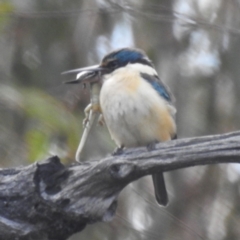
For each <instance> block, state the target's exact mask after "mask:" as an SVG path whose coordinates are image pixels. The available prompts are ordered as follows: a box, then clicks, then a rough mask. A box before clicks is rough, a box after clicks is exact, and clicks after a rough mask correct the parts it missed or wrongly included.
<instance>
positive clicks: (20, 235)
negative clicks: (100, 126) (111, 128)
mask: <svg viewBox="0 0 240 240" xmlns="http://www.w3.org/2000/svg"><path fill="white" fill-rule="evenodd" d="M233 162H236V163H239V162H240V132H233V133H229V134H223V135H215V136H207V137H200V138H188V139H179V140H175V141H170V142H166V143H161V144H159V145H158V147H157V149H156V150H154V151H150V152H149V151H147V150H146V148H137V149H130V150H127V151H126V152H125V153H124V154H123V155H121V156H117V157H116V156H114V157H113V156H111V157H107V158H105V159H102V160H99V161H94V162H89V163H84V164H74V165H71V166H64V165H62V164H61V163H60V161H59V159H58V157H51V158H49V159H47V160H45V161H42V162H38V163H35V164H32V165H30V166H26V167H20V168H14V169H2V170H0V183H1V184H0V239H4V240H8V239H11V240H12V239H19V240H20V239H24V240H30V239H34V240H50V239H51V240H54V239H56V240H65V239H67V238H68V237H69V236H71V235H72V234H73V233H76V232H79V231H81V230H83V229H84V227H85V226H86V225H87V224H89V223H94V222H97V221H110V220H111V219H112V217H113V216H114V213H115V210H116V207H117V197H118V195H119V193H120V191H121V190H122V189H123V188H124V187H125V186H126V185H128V184H129V183H130V182H132V181H134V180H136V179H138V178H141V177H143V176H146V175H149V174H153V173H157V172H159V171H171V170H175V169H179V168H186V167H192V166H196V165H206V164H216V163H233Z"/></svg>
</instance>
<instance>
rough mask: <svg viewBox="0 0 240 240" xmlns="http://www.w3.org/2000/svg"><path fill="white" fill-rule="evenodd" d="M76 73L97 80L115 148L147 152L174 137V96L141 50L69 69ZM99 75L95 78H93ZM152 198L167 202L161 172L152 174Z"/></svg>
mask: <svg viewBox="0 0 240 240" xmlns="http://www.w3.org/2000/svg"><path fill="white" fill-rule="evenodd" d="M69 72H74V73H78V75H77V79H76V80H74V81H72V82H73V83H86V82H91V83H92V82H96V83H97V82H98V83H99V84H100V85H101V89H100V96H99V102H100V111H101V114H102V116H103V119H104V122H105V124H106V126H107V128H108V131H109V133H110V135H111V138H112V139H113V141H114V142H115V143H116V145H117V148H116V150H115V151H114V152H113V154H114V155H118V154H122V153H123V151H124V148H134V147H140V146H146V147H147V149H148V150H149V151H151V150H153V149H154V148H155V144H156V143H158V142H164V141H169V140H172V139H175V138H176V136H177V134H176V123H175V113H176V109H175V107H174V105H173V95H172V94H171V92H170V90H169V88H168V87H167V85H166V84H164V83H163V82H162V81H161V80H160V78H159V77H158V74H157V72H156V70H155V68H154V65H153V63H152V61H151V60H150V59H149V58H148V57H147V55H146V54H145V52H144V51H142V50H140V49H135V48H122V49H118V50H115V51H113V52H111V53H109V54H107V55H106V56H105V57H103V59H102V61H101V62H100V64H98V65H95V66H92V67H87V68H80V69H75V70H70V71H69ZM96 76H98V77H96ZM152 179H153V185H154V189H155V197H156V200H157V202H158V203H159V204H160V205H163V206H166V205H167V204H168V195H167V190H166V186H165V181H164V176H163V172H160V173H157V174H153V175H152Z"/></svg>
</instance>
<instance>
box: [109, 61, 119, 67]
mask: <svg viewBox="0 0 240 240" xmlns="http://www.w3.org/2000/svg"><path fill="white" fill-rule="evenodd" d="M108 66H109V67H110V68H116V67H117V66H118V63H117V61H111V62H109V63H108Z"/></svg>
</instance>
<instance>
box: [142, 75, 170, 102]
mask: <svg viewBox="0 0 240 240" xmlns="http://www.w3.org/2000/svg"><path fill="white" fill-rule="evenodd" d="M141 77H142V78H144V79H145V80H146V81H147V82H149V83H150V84H151V85H152V87H153V88H154V89H155V90H156V91H157V92H158V94H159V95H160V96H161V97H163V98H164V99H165V100H166V101H167V102H169V103H173V102H174V98H173V95H172V93H171V92H170V90H169V88H168V87H167V86H166V85H165V84H164V83H163V82H162V81H161V80H160V79H159V77H158V76H157V75H154V76H153V75H150V74H147V73H141Z"/></svg>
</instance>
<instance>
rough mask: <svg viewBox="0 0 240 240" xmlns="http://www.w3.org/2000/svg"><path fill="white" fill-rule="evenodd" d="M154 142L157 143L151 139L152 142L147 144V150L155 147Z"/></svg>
mask: <svg viewBox="0 0 240 240" xmlns="http://www.w3.org/2000/svg"><path fill="white" fill-rule="evenodd" d="M156 144H157V141H153V142H151V143H149V144H148V145H147V150H148V151H152V150H155V149H156Z"/></svg>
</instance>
